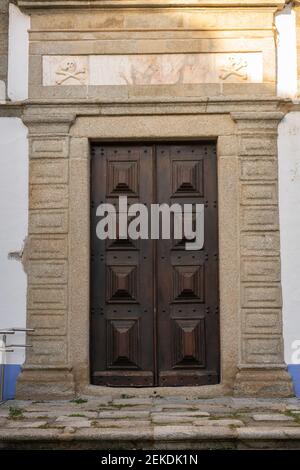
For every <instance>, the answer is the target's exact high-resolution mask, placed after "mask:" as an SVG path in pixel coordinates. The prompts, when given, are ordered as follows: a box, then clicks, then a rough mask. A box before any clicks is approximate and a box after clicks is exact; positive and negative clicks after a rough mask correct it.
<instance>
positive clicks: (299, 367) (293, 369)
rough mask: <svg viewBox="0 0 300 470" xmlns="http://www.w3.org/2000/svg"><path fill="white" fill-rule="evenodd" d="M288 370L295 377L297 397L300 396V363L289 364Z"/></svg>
mask: <svg viewBox="0 0 300 470" xmlns="http://www.w3.org/2000/svg"><path fill="white" fill-rule="evenodd" d="M288 371H289V373H290V375H291V377H292V379H293V383H294V390H295V395H296V397H300V364H289V365H288Z"/></svg>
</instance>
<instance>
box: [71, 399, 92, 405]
mask: <svg viewBox="0 0 300 470" xmlns="http://www.w3.org/2000/svg"><path fill="white" fill-rule="evenodd" d="M87 402H88V400H86V399H85V398H81V397H78V398H73V400H70V403H75V404H76V405H82V404H83V403H87Z"/></svg>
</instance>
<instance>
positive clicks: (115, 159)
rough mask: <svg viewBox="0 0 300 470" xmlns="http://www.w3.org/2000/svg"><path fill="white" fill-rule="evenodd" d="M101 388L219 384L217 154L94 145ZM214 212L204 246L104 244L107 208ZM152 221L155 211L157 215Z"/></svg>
mask: <svg viewBox="0 0 300 470" xmlns="http://www.w3.org/2000/svg"><path fill="white" fill-rule="evenodd" d="M91 175H92V176H91V208H92V209H91V248H92V249H91V358H92V383H94V384H103V385H111V386H153V385H160V386H178V385H202V384H210V383H211V384H213V383H217V382H218V379H219V315H218V305H219V294H218V224H217V222H218V218H217V173H216V148H215V145H214V144H212V143H201V144H195V143H178V144H158V145H151V144H145V145H140V144H124V145H112V144H106V145H95V146H94V147H93V151H92V161H91ZM121 195H126V196H127V197H128V204H129V205H130V204H132V203H134V202H142V203H144V204H146V205H147V207H148V208H150V204H151V203H153V202H158V203H168V204H170V205H171V204H173V203H179V204H180V205H183V204H186V203H194V204H195V203H198V204H199V203H203V204H205V244H204V248H203V249H202V250H199V251H186V250H185V241H186V240H184V239H183V240H173V239H171V240H161V239H160V240H153V241H151V240H150V239H149V240H137V241H134V240H130V239H129V240H120V239H119V240H118V239H117V240H110V241H101V240H99V239H98V238H97V237H96V224H97V221H98V220H99V218H98V217H96V207H98V205H99V204H100V203H101V202H111V203H113V204H116V205H117V203H118V197H119V196H121ZM149 212H150V211H149Z"/></svg>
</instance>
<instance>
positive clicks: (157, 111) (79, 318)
mask: <svg viewBox="0 0 300 470" xmlns="http://www.w3.org/2000/svg"><path fill="white" fill-rule="evenodd" d="M283 116H284V113H283V111H282V102H281V101H280V100H279V99H276V98H263V97H261V98H257V97H256V99H255V100H254V99H253V100H251V99H246V98H245V97H244V98H240V99H239V98H230V97H227V98H226V97H220V98H216V99H210V100H207V99H201V98H199V99H198V100H197V99H190V98H186V99H181V100H177V101H176V100H172V99H170V98H168V99H167V98H166V99H163V98H161V99H160V100H156V99H155V98H154V99H153V100H151V101H149V102H145V101H139V100H134V99H132V100H129V101H127V102H126V103H122V102H111V103H97V102H95V101H91V102H88V101H86V100H85V101H84V102H82V104H81V103H78V102H77V103H74V102H72V101H69V102H67V101H66V100H64V101H61V102H57V103H51V104H44V103H42V102H40V103H38V102H36V101H35V102H34V101H32V102H31V103H30V102H29V103H28V104H26V105H25V107H24V111H23V122H24V123H25V125H26V126H27V127H28V130H29V154H30V178H29V179H30V202H29V207H30V214H29V236H28V240H27V244H26V249H25V254H24V264H25V267H26V271H27V274H28V309H27V326H28V327H34V328H35V330H36V331H35V332H34V333H32V334H30V338H29V341H30V342H31V343H32V345H33V348H32V350H29V351H28V353H27V358H26V363H25V365H24V367H23V371H22V373H21V375H20V378H19V380H18V385H17V396H18V398H31V399H32V398H35V399H41V398H42V399H44V398H66V397H68V396H73V395H74V394H75V393H91V394H100V395H101V394H103V393H105V394H107V388H106V387H97V386H92V385H90V378H89V377H90V367H89V337H90V332H89V316H90V305H89V260H90V227H89V220H90V204H89V197H90V183H89V182H90V141H93V140H97V141H121V140H130V141H133V140H136V141H146V140H150V141H157V140H176V139H178V140H189V139H191V140H195V139H197V140H202V139H203V140H205V139H209V140H216V141H217V157H218V192H219V194H218V197H219V254H220V262H219V270H220V272H219V275H220V325H221V326H220V328H221V331H220V336H221V383H220V384H218V385H210V386H203V387H186V388H185V387H180V388H159V387H157V388H155V391H156V392H157V393H159V394H160V395H167V394H172V395H174V394H185V395H186V394H189V395H190V396H193V395H194V396H197V397H199V396H218V395H226V394H235V395H238V396H245V395H250V396H251V395H252V396H277V397H278V396H290V395H291V394H292V386H291V381H290V378H289V375H288V374H287V372H286V366H285V364H284V360H283V338H282V319H281V284H280V245H279V224H278V198H277V126H278V123H279V122H280V120H281V119H282V117H283ZM153 391H154V389H151V388H145V389H135V390H133V389H130V394H131V395H132V394H138V395H141V394H143V395H148V394H152V393H153ZM127 392H128V389H127ZM127 392H126V389H122V393H127ZM109 393H111V394H114V393H120V389H112V388H110V389H109Z"/></svg>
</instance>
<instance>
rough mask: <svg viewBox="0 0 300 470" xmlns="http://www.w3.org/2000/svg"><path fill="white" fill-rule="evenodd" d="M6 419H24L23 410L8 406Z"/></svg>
mask: <svg viewBox="0 0 300 470" xmlns="http://www.w3.org/2000/svg"><path fill="white" fill-rule="evenodd" d="M8 419H24V415H23V410H22V409H21V408H18V407H16V406H10V407H9V417H8Z"/></svg>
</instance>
